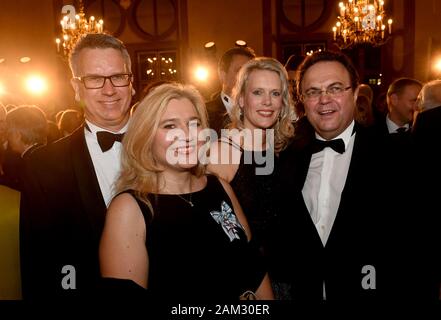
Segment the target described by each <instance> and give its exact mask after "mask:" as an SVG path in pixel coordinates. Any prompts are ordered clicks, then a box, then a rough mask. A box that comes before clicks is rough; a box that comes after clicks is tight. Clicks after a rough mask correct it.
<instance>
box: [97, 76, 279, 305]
mask: <svg viewBox="0 0 441 320" xmlns="http://www.w3.org/2000/svg"><path fill="white" fill-rule="evenodd" d="M205 128H207V115H206V110H205V105H204V103H203V100H202V97H201V95H200V94H199V93H198V91H197V90H196V89H194V88H193V87H190V86H184V85H181V84H176V83H172V84H163V85H160V86H158V87H156V88H154V89H153V90H152V91H151V92H150V93H149V94H148V95H147V96H146V97H145V98H144V99H143V100H142V101H141V103H140V104H139V105H138V108H137V109H136V111H135V112H134V114H133V117H132V119H131V121H130V124H129V128H128V130H127V133H126V136H125V137H124V140H123V153H122V168H121V175H120V178H119V180H118V183H117V196H115V198H114V199H113V200H112V202H111V204H110V206H109V209H108V212H107V216H106V223H105V227H104V231H103V234H102V238H101V244H100V267H101V274H102V276H103V277H104V278H106V279H120V280H128V281H129V283H132V286H133V285H134V284H136V285H137V286H135V287H137V288H138V287H141V288H144V289H148V292H149V293H150V296H152V297H154V298H157V299H164V300H165V299H169V300H167V301H170V299H172V300H171V301H174V300H176V299H194V300H195V301H201V300H205V301H214V300H213V299H239V296H241V295H242V294H243V293H244V292H248V291H252V292H254V293H255V295H256V296H257V297H258V298H260V299H271V298H273V295H272V290H271V286H270V282H269V278H268V276H267V274H266V271H265V268H264V267H263V264H262V263H260V262H259V261H260V258H259V252H258V251H257V250H255V249H253V247H252V246H250V244H249V243H248V240H249V239H250V231H249V227H248V224H247V221H246V219H245V217H244V215H243V213H242V211H241V209H240V206H239V204H238V202H237V199H236V197H235V195H234V193H233V191H232V190H231V188H230V187H229V185H228V184H227V183H225V182H224V181H222V180H220V179H218V178H216V177H214V176H207V175H205V170H204V167H203V165H202V164H201V163H200V162H199V161H198V153H199V150H200V149H201V147H202V144H203V143H204V142H205V140H204V141H201V140H203V138H201V137H203V135H202V134H200V133H201V131H202V130H203V129H205ZM178 301H179V300H178Z"/></svg>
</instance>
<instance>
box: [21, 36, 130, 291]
mask: <svg viewBox="0 0 441 320" xmlns="http://www.w3.org/2000/svg"><path fill="white" fill-rule="evenodd" d="M69 62H70V67H71V70H72V74H73V78H72V80H71V83H72V86H73V88H74V90H75V99H76V100H77V101H78V102H80V103H81V104H82V105H83V106H84V115H85V123H84V124H83V125H82V126H81V127H80V128H79V129H77V130H76V131H74V132H73V133H72V134H71V135H69V136H67V137H66V138H64V139H61V140H59V141H57V142H55V143H53V144H51V145H48V146H46V147H43V148H40V149H38V150H36V151H34V152H33V154H32V155H31V156H30V157H29V158H28V159H27V161H26V186H25V190H24V192H23V195H22V202H21V212H20V215H21V216H20V219H21V220H20V253H21V268H22V287H23V297H24V299H39V298H40V299H46V298H48V297H69V298H71V297H84V296H85V295H86V296H88V295H90V294H91V293H92V292H94V289H95V288H96V286H97V283H98V282H99V278H100V273H99V263H98V244H99V239H100V236H101V231H102V228H103V224H104V217H105V213H106V209H107V208H106V207H107V205H108V204H109V202H110V200H111V199H112V196H113V189H112V188H113V184H114V182H115V180H116V178H117V176H118V173H119V167H120V152H121V143H120V141H121V138H122V135H123V133H124V132H125V131H126V129H127V126H128V122H129V117H130V103H131V97H132V95H133V94H134V90H133V87H132V74H131V61H130V56H129V54H128V52H127V50H126V48H125V46H124V45H123V43H122V42H121V41H119V40H118V39H116V38H114V37H112V36H110V35H106V34H88V35H87V36H85V37H83V38H81V39H80V41H79V42H78V43H77V44H76V46H75V47H74V49H73V51H72V53H71V56H70V61H69Z"/></svg>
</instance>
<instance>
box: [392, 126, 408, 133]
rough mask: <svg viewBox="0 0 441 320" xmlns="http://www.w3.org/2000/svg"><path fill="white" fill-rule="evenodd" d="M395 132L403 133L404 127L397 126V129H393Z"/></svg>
mask: <svg viewBox="0 0 441 320" xmlns="http://www.w3.org/2000/svg"><path fill="white" fill-rule="evenodd" d="M395 132H396V133H405V132H407V128H406V127H399V128H398V129H397V130H395Z"/></svg>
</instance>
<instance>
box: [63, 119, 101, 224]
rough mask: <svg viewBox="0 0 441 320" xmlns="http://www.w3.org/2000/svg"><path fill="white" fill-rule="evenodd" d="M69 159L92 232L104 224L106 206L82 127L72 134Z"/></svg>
mask: <svg viewBox="0 0 441 320" xmlns="http://www.w3.org/2000/svg"><path fill="white" fill-rule="evenodd" d="M71 146H72V147H71V150H70V151H71V159H72V165H73V170H74V174H75V179H76V182H77V184H78V190H79V193H80V196H81V199H82V203H83V205H84V212H85V214H86V216H87V217H86V218H87V219H88V220H89V222H90V224H91V225H92V227H93V229H94V230H100V231H101V228H102V225H103V223H104V217H105V212H106V205H105V203H104V198H103V195H102V193H101V189H100V186H99V183H98V179H97V176H96V173H95V169H94V167H93V163H92V158H91V156H90V153H89V150H88V148H87V144H86V139H85V136H84V126H81V127H80V128H79V129H78V130H76V131H75V132H74V133H73V134H72V144H71Z"/></svg>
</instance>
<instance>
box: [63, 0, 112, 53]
mask: <svg viewBox="0 0 441 320" xmlns="http://www.w3.org/2000/svg"><path fill="white" fill-rule="evenodd" d="M79 7H80V12H79V13H78V14H75V7H74V6H72V5H66V6H64V7H63V9H62V13H68V14H66V15H65V16H63V19H61V21H60V24H61V30H62V36H61V39H60V38H57V39H55V43H56V44H57V52H58V53H60V47H61V49H62V51H61V54H62V55H63V56H64V57H66V58H67V57H68V56H69V53H70V51H71V50H72V49H73V47H74V46H75V44H76V42H77V41H78V39H79V38H80V37H82V36H83V35H85V34H88V33H102V32H103V24H104V21H103V20H102V19H100V20H98V21H97V20H96V19H95V17H94V16H91V17H90V18H89V19H87V18H86V16H85V14H84V5H83V1H82V0H80V3H79Z"/></svg>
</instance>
